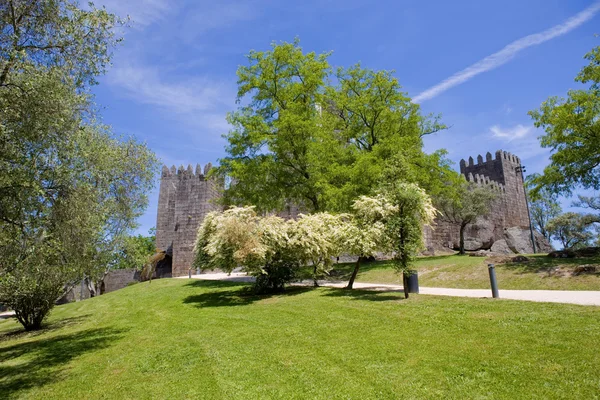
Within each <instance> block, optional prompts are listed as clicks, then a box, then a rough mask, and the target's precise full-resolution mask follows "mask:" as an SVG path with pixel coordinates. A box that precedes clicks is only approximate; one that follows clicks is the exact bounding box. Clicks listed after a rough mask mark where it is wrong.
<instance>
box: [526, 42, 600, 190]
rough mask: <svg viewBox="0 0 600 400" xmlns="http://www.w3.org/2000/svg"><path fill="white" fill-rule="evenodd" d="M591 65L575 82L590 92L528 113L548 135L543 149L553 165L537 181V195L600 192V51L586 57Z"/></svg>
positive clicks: (570, 94) (550, 102) (547, 103)
mask: <svg viewBox="0 0 600 400" xmlns="http://www.w3.org/2000/svg"><path fill="white" fill-rule="evenodd" d="M585 58H586V59H587V60H588V61H589V64H588V65H587V66H585V67H584V68H583V69H582V70H581V71H580V72H579V74H578V75H577V77H576V78H575V81H576V82H580V83H582V84H584V85H585V84H589V87H588V88H587V89H573V90H569V92H568V93H567V97H566V98H561V97H550V98H548V100H546V101H545V102H544V103H542V105H541V107H540V108H539V109H538V110H533V111H530V112H529V115H531V117H532V118H533V120H534V121H535V122H534V123H535V126H536V127H539V128H543V129H544V130H545V131H546V134H545V135H543V136H541V137H540V144H541V146H542V147H546V148H550V149H551V150H552V155H551V156H550V160H551V163H550V165H549V166H548V167H546V168H545V169H544V173H543V175H541V176H539V177H537V178H536V179H534V181H533V182H534V183H535V188H534V189H533V191H534V192H536V191H538V190H540V189H541V188H542V187H547V188H548V189H549V190H551V191H552V192H554V193H559V194H570V193H571V192H572V190H573V188H574V187H575V186H577V185H579V186H582V187H584V188H592V189H596V190H597V189H600V47H596V48H594V49H593V50H592V51H591V52H589V53H588V54H586V56H585Z"/></svg>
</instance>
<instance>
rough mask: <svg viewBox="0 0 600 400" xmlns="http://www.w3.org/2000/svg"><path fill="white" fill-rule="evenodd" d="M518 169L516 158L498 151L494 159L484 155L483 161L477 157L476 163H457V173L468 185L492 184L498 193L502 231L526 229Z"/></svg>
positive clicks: (469, 160)
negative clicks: (508, 228)
mask: <svg viewBox="0 0 600 400" xmlns="http://www.w3.org/2000/svg"><path fill="white" fill-rule="evenodd" d="M519 167H521V160H520V159H519V157H517V156H515V155H514V154H511V153H508V152H506V151H502V150H498V151H497V152H496V155H495V157H494V158H492V155H491V154H490V153H489V152H488V153H487V154H486V155H485V161H484V160H483V157H482V156H481V155H479V156H477V163H475V162H474V160H473V157H469V159H468V160H467V161H465V160H464V159H463V160H460V172H461V174H463V175H464V176H465V177H467V179H468V180H469V181H471V182H477V183H483V184H489V183H491V182H495V183H496V184H498V186H499V187H500V189H501V190H502V193H503V195H502V199H501V200H502V204H501V207H502V213H503V219H504V224H503V225H504V227H513V226H518V227H522V228H526V227H528V226H529V216H528V214H527V203H526V200H525V188H524V186H523V176H522V174H521V171H520V168H519ZM497 211H500V210H497Z"/></svg>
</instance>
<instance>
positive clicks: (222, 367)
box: [0, 279, 600, 400]
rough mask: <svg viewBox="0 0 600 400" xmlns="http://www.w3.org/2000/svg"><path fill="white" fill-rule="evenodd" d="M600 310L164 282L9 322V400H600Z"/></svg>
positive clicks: (3, 362) (2, 333) (4, 332)
mask: <svg viewBox="0 0 600 400" xmlns="http://www.w3.org/2000/svg"><path fill="white" fill-rule="evenodd" d="M599 322H600V307H585V306H574V305H560V304H546V303H528V302H517V301H508V300H491V299H461V298H450V297H428V296H423V295H421V296H418V295H414V296H411V298H410V299H408V300H403V299H402V296H401V294H399V293H382V292H364V291H353V292H348V291H345V290H342V289H328V288H318V289H312V288H302V287H294V288H292V289H290V290H289V292H288V293H286V294H283V295H275V296H254V295H251V294H248V292H247V286H245V285H244V284H239V283H225V282H208V281H191V280H182V279H163V280H158V281H153V282H152V283H151V284H148V283H143V284H137V285H133V286H131V287H128V288H126V289H123V290H121V291H117V292H112V293H108V294H105V295H103V296H100V297H98V298H94V299H90V300H86V301H83V302H79V303H71V304H67V305H64V306H60V307H57V308H56V309H55V311H54V312H53V314H52V316H51V318H50V319H49V321H48V327H47V328H46V329H44V330H42V331H40V332H36V333H24V332H22V331H21V330H20V328H19V326H18V325H17V324H16V323H15V322H13V321H12V320H5V321H2V322H0V394H1V395H0V397H2V398H8V399H12V398H25V399H27V398H30V399H39V398H42V399H45V400H46V399H69V398H71V399H100V398H102V399H183V398H186V399H201V398H207V399H269V398H273V399H384V398H389V399H398V398H411V399H412V398H424V399H431V398H444V399H445V398H461V399H462V398H481V399H485V398H489V399H516V398H545V399H550V398H580V399H592V398H597V397H598V394H599V393H600V357H598V354H597V351H595V349H597V346H598V343H599V342H600V323H599Z"/></svg>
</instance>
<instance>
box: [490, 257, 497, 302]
mask: <svg viewBox="0 0 600 400" xmlns="http://www.w3.org/2000/svg"><path fill="white" fill-rule="evenodd" d="M488 272H489V273H490V284H491V285H492V297H493V298H495V299H497V298H499V297H500V295H499V294H498V281H496V269H495V268H494V264H488Z"/></svg>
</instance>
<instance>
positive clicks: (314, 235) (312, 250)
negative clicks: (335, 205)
mask: <svg viewBox="0 0 600 400" xmlns="http://www.w3.org/2000/svg"><path fill="white" fill-rule="evenodd" d="M350 225H352V217H351V216H350V215H348V214H341V215H333V214H329V213H324V212H321V213H316V214H311V215H304V214H300V215H299V217H298V220H296V221H290V239H291V243H290V244H291V248H292V251H293V252H294V253H295V255H296V257H298V259H299V261H300V262H301V263H302V265H309V264H310V265H312V267H313V273H312V275H313V276H312V277H313V281H314V283H315V286H317V279H318V278H319V277H322V276H323V275H324V274H327V273H329V271H330V270H331V267H332V264H333V258H335V257H337V256H339V255H340V253H342V252H343V251H345V248H346V246H347V240H346V234H347V232H348V231H349V229H348V227H349V226H350Z"/></svg>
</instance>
